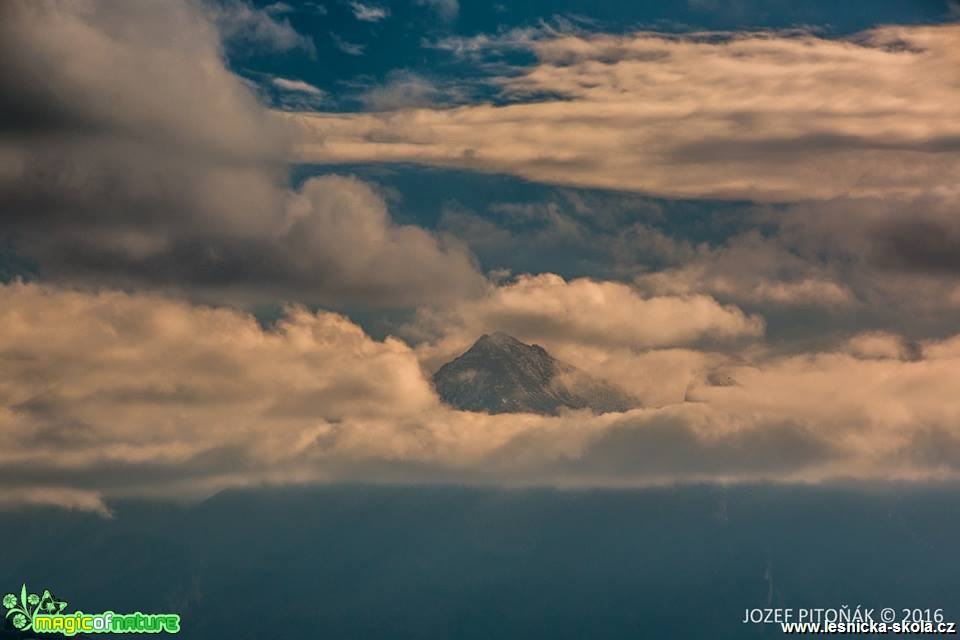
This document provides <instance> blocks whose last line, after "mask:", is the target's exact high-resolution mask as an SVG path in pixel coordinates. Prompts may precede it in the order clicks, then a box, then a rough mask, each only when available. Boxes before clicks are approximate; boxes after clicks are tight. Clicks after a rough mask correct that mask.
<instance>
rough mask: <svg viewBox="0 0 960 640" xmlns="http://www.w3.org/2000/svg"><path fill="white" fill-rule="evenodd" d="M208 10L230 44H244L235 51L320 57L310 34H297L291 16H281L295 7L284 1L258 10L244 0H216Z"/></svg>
mask: <svg viewBox="0 0 960 640" xmlns="http://www.w3.org/2000/svg"><path fill="white" fill-rule="evenodd" d="M205 9H206V11H207V14H208V15H209V17H210V18H211V19H212V20H213V21H214V23H215V24H216V25H217V28H218V29H219V30H220V33H221V34H222V35H223V38H224V39H225V40H226V41H227V42H228V43H236V44H242V45H243V48H242V49H241V48H240V47H237V49H238V51H237V52H235V53H240V52H247V53H248V52H249V51H250V50H251V49H258V50H266V51H280V52H285V51H293V50H301V51H303V52H305V53H307V54H309V55H311V56H316V53H317V50H316V46H315V45H314V44H313V40H312V39H311V38H310V37H309V36H305V35H302V34H300V33H297V31H296V30H295V29H294V28H293V27H292V26H291V25H290V21H289V20H288V19H287V18H283V19H278V18H277V16H280V15H283V14H285V13H290V12H292V10H293V9H292V7H290V6H289V5H287V4H285V3H283V2H275V3H273V4H270V5H267V6H266V7H263V8H262V9H258V8H256V7H254V6H252V5H250V4H248V3H247V2H244V1H243V0H214V1H213V2H210V3H208V4H206V5H205Z"/></svg>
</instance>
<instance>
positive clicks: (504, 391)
mask: <svg viewBox="0 0 960 640" xmlns="http://www.w3.org/2000/svg"><path fill="white" fill-rule="evenodd" d="M433 382H434V386H435V387H436V389H437V393H438V394H439V395H440V398H441V399H442V400H443V401H444V402H446V403H447V404H449V405H451V406H453V407H456V408H458V409H461V410H463V411H482V412H485V413H541V414H546V415H556V414H557V413H559V412H560V411H561V410H562V409H591V410H593V411H594V412H595V413H604V412H607V411H626V410H627V409H630V408H632V407H635V406H638V404H639V403H638V402H637V401H636V400H635V399H634V398H632V397H630V396H629V395H628V394H627V393H625V392H624V391H622V390H621V389H619V388H617V387H616V386H614V385H611V384H610V383H608V382H606V381H604V380H600V379H598V378H594V377H592V376H590V375H589V374H587V373H585V372H583V371H581V370H580V369H577V368H576V367H574V366H572V365H569V364H567V363H565V362H562V361H560V360H557V359H556V358H554V357H553V356H551V355H550V354H549V353H547V351H546V350H545V349H544V348H543V347H541V346H539V345H535V344H534V345H530V344H526V343H524V342H521V341H520V340H518V339H516V338H514V337H513V336H511V335H509V334H506V333H504V332H502V331H495V332H493V333H490V334H483V335H482V336H480V338H478V339H477V341H476V342H474V343H473V346H471V347H470V348H469V349H467V351H465V352H464V353H463V354H462V355H460V356H459V357H457V358H455V359H454V360H452V361H451V362H448V363H447V364H445V365H443V366H442V367H440V370H439V371H437V372H436V373H435V374H434V376H433Z"/></svg>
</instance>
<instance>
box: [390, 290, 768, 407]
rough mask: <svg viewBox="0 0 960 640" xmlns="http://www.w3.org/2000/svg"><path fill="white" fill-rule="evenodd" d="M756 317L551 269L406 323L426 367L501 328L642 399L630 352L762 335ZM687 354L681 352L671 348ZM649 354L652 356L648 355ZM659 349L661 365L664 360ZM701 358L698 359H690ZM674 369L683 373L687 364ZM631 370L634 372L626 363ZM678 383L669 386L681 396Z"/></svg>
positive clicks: (705, 300)
mask: <svg viewBox="0 0 960 640" xmlns="http://www.w3.org/2000/svg"><path fill="white" fill-rule="evenodd" d="M763 329H764V322H763V319H762V318H760V317H758V316H748V315H746V314H744V313H743V312H742V311H740V309H738V308H736V307H733V306H726V307H725V306H722V305H720V304H719V303H717V302H716V300H714V299H712V298H710V297H708V296H702V295H693V296H661V297H643V296H642V295H640V294H639V293H638V292H637V291H636V290H634V289H633V288H631V287H630V286H628V285H625V284H622V283H618V282H609V281H594V280H590V279H587V278H578V279H574V280H571V281H569V282H568V281H566V280H564V279H563V278H561V277H560V276H557V275H554V274H540V275H536V276H532V275H521V276H518V277H517V278H515V279H514V280H512V281H510V282H507V283H505V284H501V285H500V286H497V287H495V288H492V289H490V291H489V292H488V293H487V295H486V296H484V297H481V298H478V299H475V300H471V301H465V302H463V303H460V304H453V305H448V306H445V307H440V308H436V307H426V308H422V309H421V310H420V311H419V314H418V317H417V318H416V320H415V321H414V322H413V323H412V324H411V325H410V326H408V327H407V328H406V331H407V335H410V336H411V337H412V338H414V339H420V341H421V344H420V346H418V348H417V351H418V354H419V356H420V358H421V360H422V361H423V363H424V366H425V367H426V368H427V369H428V370H430V371H433V370H436V369H437V368H439V366H440V365H441V364H442V363H443V362H446V361H447V360H450V359H451V358H453V357H454V356H456V355H458V354H459V353H461V352H462V351H464V350H466V348H467V347H469V346H470V344H471V343H472V342H473V341H474V340H475V339H476V338H477V337H478V336H480V335H481V334H483V333H491V332H493V331H505V332H507V333H509V334H511V335H514V336H516V337H517V338H519V339H521V340H523V341H525V342H534V343H538V344H541V345H543V346H544V347H546V348H547V349H548V350H549V351H551V352H552V353H554V354H555V355H557V356H558V357H560V358H561V359H566V360H568V361H570V362H573V363H577V365H578V366H580V367H582V368H585V369H587V370H588V371H590V372H591V373H595V374H597V375H600V376H601V377H610V378H611V379H615V380H617V381H618V383H622V384H623V385H624V386H625V387H626V388H627V389H628V390H630V391H633V392H634V393H636V394H637V395H639V396H640V397H641V398H642V399H647V400H649V399H650V391H649V389H648V386H649V384H650V383H651V382H652V381H651V380H649V378H648V377H647V376H641V379H640V380H639V381H638V380H636V376H635V375H632V373H631V367H635V366H636V365H637V364H638V363H637V360H636V358H637V354H638V352H642V351H646V350H648V349H652V348H664V347H675V346H683V345H691V344H696V343H702V342H710V341H721V342H722V341H730V340H751V339H755V338H757V337H760V336H762V334H763ZM672 355H673V356H674V357H673V358H672V359H673V360H676V358H678V357H679V358H680V360H681V361H685V362H687V363H691V364H692V361H691V360H690V358H688V357H687V356H686V355H685V354H684V353H683V352H674V353H673V354H672ZM649 359H650V360H651V361H653V360H655V358H649ZM667 359H668V358H667V356H666V355H665V354H661V355H660V358H659V360H660V361H661V364H664V365H666V366H667V367H669V366H670V365H669V364H668V363H667V362H666V360H667ZM693 360H695V361H697V364H698V365H702V364H703V363H704V362H705V360H706V358H694V359H693ZM681 369H683V371H681V372H679V375H682V376H687V375H689V368H688V367H687V366H684V367H681ZM633 373H636V368H634V371H633ZM685 384H686V383H684V384H683V385H680V386H678V387H677V389H675V391H676V392H677V393H680V394H681V395H682V389H683V387H684V386H685Z"/></svg>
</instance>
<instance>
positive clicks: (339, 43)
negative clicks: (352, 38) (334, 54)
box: [330, 33, 367, 56]
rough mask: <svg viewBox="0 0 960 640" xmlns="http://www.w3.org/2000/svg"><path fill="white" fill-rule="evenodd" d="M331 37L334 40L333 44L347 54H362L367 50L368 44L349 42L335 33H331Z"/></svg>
mask: <svg viewBox="0 0 960 640" xmlns="http://www.w3.org/2000/svg"><path fill="white" fill-rule="evenodd" d="M330 39H331V40H333V44H334V46H336V47H337V49H340V51H343V52H344V53H346V54H347V55H351V56H362V55H363V53H364V51H366V50H367V45H365V44H358V43H354V42H347V41H346V40H344V39H343V38H341V37H340V36H338V35H337V34H335V33H331V34H330Z"/></svg>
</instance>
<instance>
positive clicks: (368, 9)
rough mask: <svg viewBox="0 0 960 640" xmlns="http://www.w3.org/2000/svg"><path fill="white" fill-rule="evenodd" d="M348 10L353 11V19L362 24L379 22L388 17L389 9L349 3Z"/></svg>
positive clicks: (360, 3)
mask: <svg viewBox="0 0 960 640" xmlns="http://www.w3.org/2000/svg"><path fill="white" fill-rule="evenodd" d="M350 8H351V9H352V10H353V17H354V18H356V19H357V20H360V21H362V22H380V21H381V20H384V19H385V18H386V17H387V16H389V15H390V10H389V9H387V8H386V7H380V6H377V5H375V4H364V3H362V2H351V3H350Z"/></svg>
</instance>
